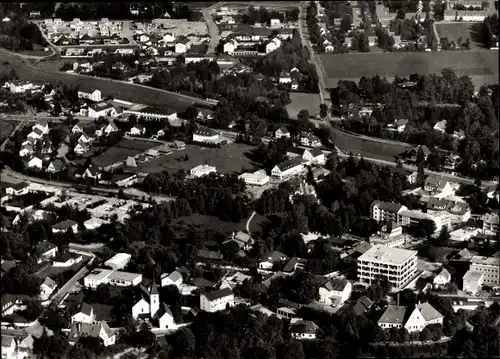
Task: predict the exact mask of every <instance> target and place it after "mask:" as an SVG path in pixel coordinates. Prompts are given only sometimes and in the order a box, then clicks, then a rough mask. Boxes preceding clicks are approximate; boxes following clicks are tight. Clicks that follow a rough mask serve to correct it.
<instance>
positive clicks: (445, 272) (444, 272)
mask: <svg viewBox="0 0 500 359" xmlns="http://www.w3.org/2000/svg"><path fill="white" fill-rule="evenodd" d="M438 275H440V276H442V277H444V278H445V279H446V280H447V281H450V280H451V274H450V272H448V270H447V269H446V268H443V269H441V272H439V273H438Z"/></svg>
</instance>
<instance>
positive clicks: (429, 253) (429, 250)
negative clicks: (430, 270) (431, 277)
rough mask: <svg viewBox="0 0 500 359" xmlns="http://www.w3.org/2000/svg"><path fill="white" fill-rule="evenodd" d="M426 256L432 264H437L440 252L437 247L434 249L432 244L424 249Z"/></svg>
mask: <svg viewBox="0 0 500 359" xmlns="http://www.w3.org/2000/svg"><path fill="white" fill-rule="evenodd" d="M424 255H425V256H426V257H427V258H429V260H430V261H431V262H435V261H436V260H437V255H438V251H437V249H436V247H434V246H433V245H432V244H429V245H428V246H427V247H425V249H424Z"/></svg>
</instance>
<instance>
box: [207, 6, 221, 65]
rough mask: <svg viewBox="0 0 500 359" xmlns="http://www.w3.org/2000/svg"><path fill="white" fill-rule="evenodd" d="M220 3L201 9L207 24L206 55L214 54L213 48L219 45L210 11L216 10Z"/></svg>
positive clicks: (215, 26)
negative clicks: (208, 36)
mask: <svg viewBox="0 0 500 359" xmlns="http://www.w3.org/2000/svg"><path fill="white" fill-rule="evenodd" d="M220 5H221V3H217V4H214V5H212V6H210V7H208V8H205V9H203V17H204V18H205V22H206V23H207V28H208V34H209V35H210V44H209V45H208V50H207V54H208V55H210V54H213V53H215V48H216V47H217V44H218V43H219V29H218V28H217V25H216V24H215V22H214V20H213V18H212V14H211V12H212V10H214V9H217V8H218V7H219V6H220Z"/></svg>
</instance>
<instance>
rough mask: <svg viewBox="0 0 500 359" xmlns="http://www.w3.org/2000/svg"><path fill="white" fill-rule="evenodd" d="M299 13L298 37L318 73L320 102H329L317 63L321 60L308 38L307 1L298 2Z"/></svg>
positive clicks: (328, 95)
mask: <svg viewBox="0 0 500 359" xmlns="http://www.w3.org/2000/svg"><path fill="white" fill-rule="evenodd" d="M299 9H300V15H299V32H300V37H301V38H302V43H303V44H304V46H305V47H306V48H307V49H308V50H309V54H310V56H311V59H310V60H309V62H312V63H313V64H314V66H315V67H316V73H317V74H318V86H319V97H320V100H321V103H326V102H330V93H329V92H328V91H327V88H326V83H325V79H324V77H323V71H322V70H321V66H320V65H319V64H320V62H319V61H321V60H320V59H319V58H318V57H317V56H316V54H315V52H314V50H313V48H312V44H311V41H310V39H309V33H308V28H307V21H306V14H307V2H306V1H301V2H300V7H299Z"/></svg>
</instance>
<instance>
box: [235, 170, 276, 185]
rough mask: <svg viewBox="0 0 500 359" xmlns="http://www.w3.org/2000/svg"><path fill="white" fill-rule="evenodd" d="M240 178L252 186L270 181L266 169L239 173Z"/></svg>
mask: <svg viewBox="0 0 500 359" xmlns="http://www.w3.org/2000/svg"><path fill="white" fill-rule="evenodd" d="M238 179H242V180H243V181H245V183H246V184H248V185H251V186H264V185H265V184H267V183H268V182H269V176H268V175H267V174H266V171H265V170H259V171H255V172H253V173H249V172H245V173H242V174H241V175H239V176H238Z"/></svg>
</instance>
